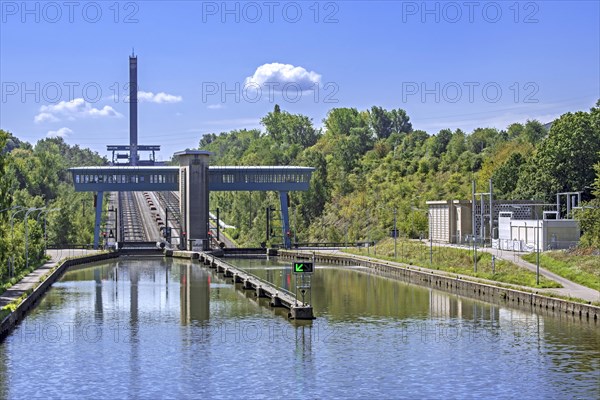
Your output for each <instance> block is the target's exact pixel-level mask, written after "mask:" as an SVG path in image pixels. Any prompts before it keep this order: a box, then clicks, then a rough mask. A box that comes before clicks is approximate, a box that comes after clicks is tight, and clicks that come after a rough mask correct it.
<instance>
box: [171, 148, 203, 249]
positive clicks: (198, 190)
mask: <svg viewBox="0 0 600 400" xmlns="http://www.w3.org/2000/svg"><path fill="white" fill-rule="evenodd" d="M210 154H211V153H210V152H208V151H203V150H185V151H180V152H177V153H175V156H177V157H178V159H179V168H180V174H179V176H180V182H179V184H180V191H179V197H180V203H179V204H180V211H181V217H182V221H181V222H182V225H183V228H182V229H183V231H184V232H185V238H186V240H187V241H186V242H185V243H184V245H185V246H186V248H187V249H188V250H192V249H191V246H190V245H189V241H201V242H202V246H203V248H202V249H203V250H208V249H209V246H210V243H209V240H208V229H209V213H208V159H209V156H210ZM182 236H184V235H182Z"/></svg>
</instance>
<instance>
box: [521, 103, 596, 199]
mask: <svg viewBox="0 0 600 400" xmlns="http://www.w3.org/2000/svg"><path fill="white" fill-rule="evenodd" d="M599 113H600V109H599V108H592V110H591V111H590V113H586V112H582V111H580V112H576V113H567V114H563V115H562V116H561V117H560V118H559V119H558V120H556V121H555V122H554V123H553V124H552V128H551V129H550V133H549V134H548V136H547V137H546V139H545V140H543V141H542V142H541V143H540V145H539V147H538V150H537V152H536V154H535V155H534V157H533V159H532V160H531V162H530V163H528V164H527V166H526V167H525V168H524V176H523V177H522V178H521V179H520V180H519V183H518V184H517V188H516V192H517V194H518V195H519V196H520V197H523V198H527V199H530V198H540V199H542V198H543V199H546V200H548V201H553V199H554V196H555V195H556V193H558V192H577V191H584V189H585V188H586V186H589V185H591V184H592V182H593V181H594V178H595V172H594V165H595V164H596V163H597V162H598V161H599V160H600V158H599V156H598V153H599V152H600V126H599V125H598V123H597V122H596V121H597V120H598V114H599Z"/></svg>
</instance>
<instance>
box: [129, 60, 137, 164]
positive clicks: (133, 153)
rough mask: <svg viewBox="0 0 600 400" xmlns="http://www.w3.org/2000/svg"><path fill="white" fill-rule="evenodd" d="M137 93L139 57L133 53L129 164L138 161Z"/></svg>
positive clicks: (130, 74)
mask: <svg viewBox="0 0 600 400" xmlns="http://www.w3.org/2000/svg"><path fill="white" fill-rule="evenodd" d="M137 93H138V81H137V57H136V56H135V54H132V55H131V56H130V57H129V165H137V161H138V148H137V147H138V131H137V122H138V118H137V111H138V110H137V107H138V95H137Z"/></svg>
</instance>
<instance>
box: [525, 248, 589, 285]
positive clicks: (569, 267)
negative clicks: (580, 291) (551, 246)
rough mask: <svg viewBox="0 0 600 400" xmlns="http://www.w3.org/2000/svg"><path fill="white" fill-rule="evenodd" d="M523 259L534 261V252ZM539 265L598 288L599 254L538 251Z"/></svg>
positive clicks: (577, 281)
mask: <svg viewBox="0 0 600 400" xmlns="http://www.w3.org/2000/svg"><path fill="white" fill-rule="evenodd" d="M523 259H524V260H526V261H529V262H531V263H534V264H535V262H536V254H535V253H532V254H527V255H525V256H523ZM540 267H542V268H546V269H547V270H549V271H551V272H554V273H555V274H557V275H560V276H562V277H564V278H567V279H569V280H570V281H573V282H575V283H579V284H580V285H583V286H587V287H589V288H591V289H595V290H600V256H595V255H579V254H576V253H570V252H567V251H561V250H557V251H546V252H543V253H540Z"/></svg>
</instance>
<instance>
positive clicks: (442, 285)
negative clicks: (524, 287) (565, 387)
mask: <svg viewBox="0 0 600 400" xmlns="http://www.w3.org/2000/svg"><path fill="white" fill-rule="evenodd" d="M279 256H280V257H282V258H285V259H290V260H297V259H313V258H314V260H315V261H316V262H323V263H331V264H337V265H353V266H356V265H360V266H364V267H368V268H371V269H372V270H374V271H376V272H379V273H382V274H385V275H386V276H390V277H393V278H395V279H399V280H402V281H404V282H409V283H413V284H417V285H420V286H425V287H430V288H435V289H439V290H443V291H446V292H450V293H455V294H459V295H461V296H466V297H471V298H476V299H480V300H484V301H488V302H493V303H499V304H504V305H507V306H511V307H519V308H525V309H527V310H530V311H535V312H548V313H551V314H560V315H565V314H567V315H569V316H572V317H573V318H574V319H577V320H589V321H591V322H594V323H598V322H600V321H599V319H600V307H598V306H593V305H591V304H583V303H576V302H572V301H568V300H563V299H558V298H553V297H548V296H544V295H540V294H536V293H529V292H523V291H520V290H515V289H507V288H503V287H498V286H492V285H488V284H484V283H478V282H473V281H466V280H463V279H460V278H458V277H451V276H441V275H437V274H434V273H432V272H425V271H420V270H419V268H418V267H416V266H406V267H403V266H400V265H397V264H392V263H391V262H387V261H376V260H373V259H368V260H367V259H363V258H356V257H353V256H352V255H349V254H348V255H347V254H339V253H338V254H323V253H315V252H312V251H300V250H279Z"/></svg>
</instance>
